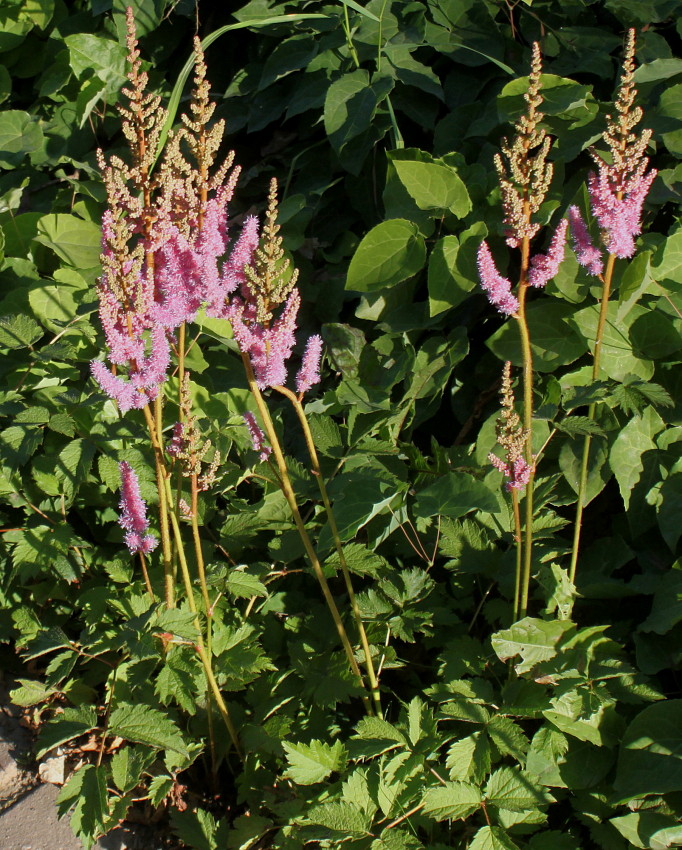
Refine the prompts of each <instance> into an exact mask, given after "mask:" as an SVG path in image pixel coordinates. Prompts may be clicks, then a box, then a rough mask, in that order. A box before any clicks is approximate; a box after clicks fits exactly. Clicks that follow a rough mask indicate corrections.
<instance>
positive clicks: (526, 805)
mask: <svg viewBox="0 0 682 850" xmlns="http://www.w3.org/2000/svg"><path fill="white" fill-rule="evenodd" d="M485 796H486V800H487V801H488V803H490V805H492V806H496V807H497V808H498V809H507V810H509V811H511V812H525V811H527V810H528V809H533V808H537V807H538V806H543V805H547V804H548V803H550V802H551V801H552V797H551V796H550V795H549V793H548V792H547V791H545V790H544V789H542V788H540V787H538V786H536V785H535V783H534V782H533V780H532V779H531V777H530V776H529V775H528V774H525V773H522V772H521V771H520V770H518V769H516V768H513V767H501V768H499V770H496V771H495V772H494V773H493V774H492V775H491V777H490V779H489V780H488V784H487V785H486V787H485Z"/></svg>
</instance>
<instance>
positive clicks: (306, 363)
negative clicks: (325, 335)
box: [296, 334, 322, 393]
mask: <svg viewBox="0 0 682 850" xmlns="http://www.w3.org/2000/svg"><path fill="white" fill-rule="evenodd" d="M321 358H322V337H321V336H320V335H319V334H313V335H312V336H311V337H310V339H309V340H308V342H307V344H306V347H305V352H304V354H303V361H302V362H301V368H300V369H299V370H298V374H297V375H296V390H297V392H299V393H305V392H308V390H309V389H310V388H311V387H312V386H314V385H315V384H318V383H319V382H320V360H321Z"/></svg>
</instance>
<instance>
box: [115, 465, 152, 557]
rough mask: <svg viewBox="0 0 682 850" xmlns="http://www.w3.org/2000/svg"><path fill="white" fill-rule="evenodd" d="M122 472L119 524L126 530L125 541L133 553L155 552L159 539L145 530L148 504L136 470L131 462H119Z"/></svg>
mask: <svg viewBox="0 0 682 850" xmlns="http://www.w3.org/2000/svg"><path fill="white" fill-rule="evenodd" d="M119 470H120V472H121V502H120V509H121V516H120V518H119V521H118V522H119V525H120V526H121V528H123V529H124V530H125V532H126V534H125V538H124V539H125V542H126V546H127V547H128V549H130V552H131V553H132V554H135V553H136V552H142V553H143V554H144V555H147V554H149V553H150V552H153V551H154V549H155V548H156V545H157V543H158V540H157V539H156V537H154V536H153V535H151V534H146V533H145V532H146V531H147V529H148V528H149V521H148V520H147V505H146V503H145V501H144V499H142V497H141V496H140V482H139V481H138V478H137V475H136V473H135V470H134V469H133V468H132V466H131V465H130V464H129V463H126V462H125V461H122V462H121V463H120V464H119Z"/></svg>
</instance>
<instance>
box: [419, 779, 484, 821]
mask: <svg viewBox="0 0 682 850" xmlns="http://www.w3.org/2000/svg"><path fill="white" fill-rule="evenodd" d="M482 800H483V798H482V796H481V792H480V790H479V789H478V788H477V787H476V786H475V785H472V784H471V783H470V782H446V783H445V785H441V786H439V787H437V788H429V790H428V791H427V792H426V794H424V797H423V798H422V804H423V809H422V811H423V813H424V814H425V815H429V816H430V817H432V818H433V819H434V820H437V821H441V820H457V819H459V818H467V817H469V815H472V814H473V813H474V812H475V811H477V810H478V809H479V808H480V806H481V802H482Z"/></svg>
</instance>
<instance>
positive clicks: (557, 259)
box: [528, 218, 568, 288]
mask: <svg viewBox="0 0 682 850" xmlns="http://www.w3.org/2000/svg"><path fill="white" fill-rule="evenodd" d="M567 229H568V220H567V219H565V218H562V219H561V221H560V222H559V224H558V226H557V229H556V231H555V232H554V236H553V237H552V241H551V242H550V243H549V249H548V250H547V253H546V254H536V255H535V256H534V257H532V258H531V261H530V269H529V270H528V283H529V285H530V286H535V287H536V288H542V287H543V286H545V285H546V284H547V282H548V281H550V280H552V278H553V277H555V276H556V274H557V272H558V271H559V266H560V265H561V261H562V260H563V259H564V250H565V247H566V231H567Z"/></svg>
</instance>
